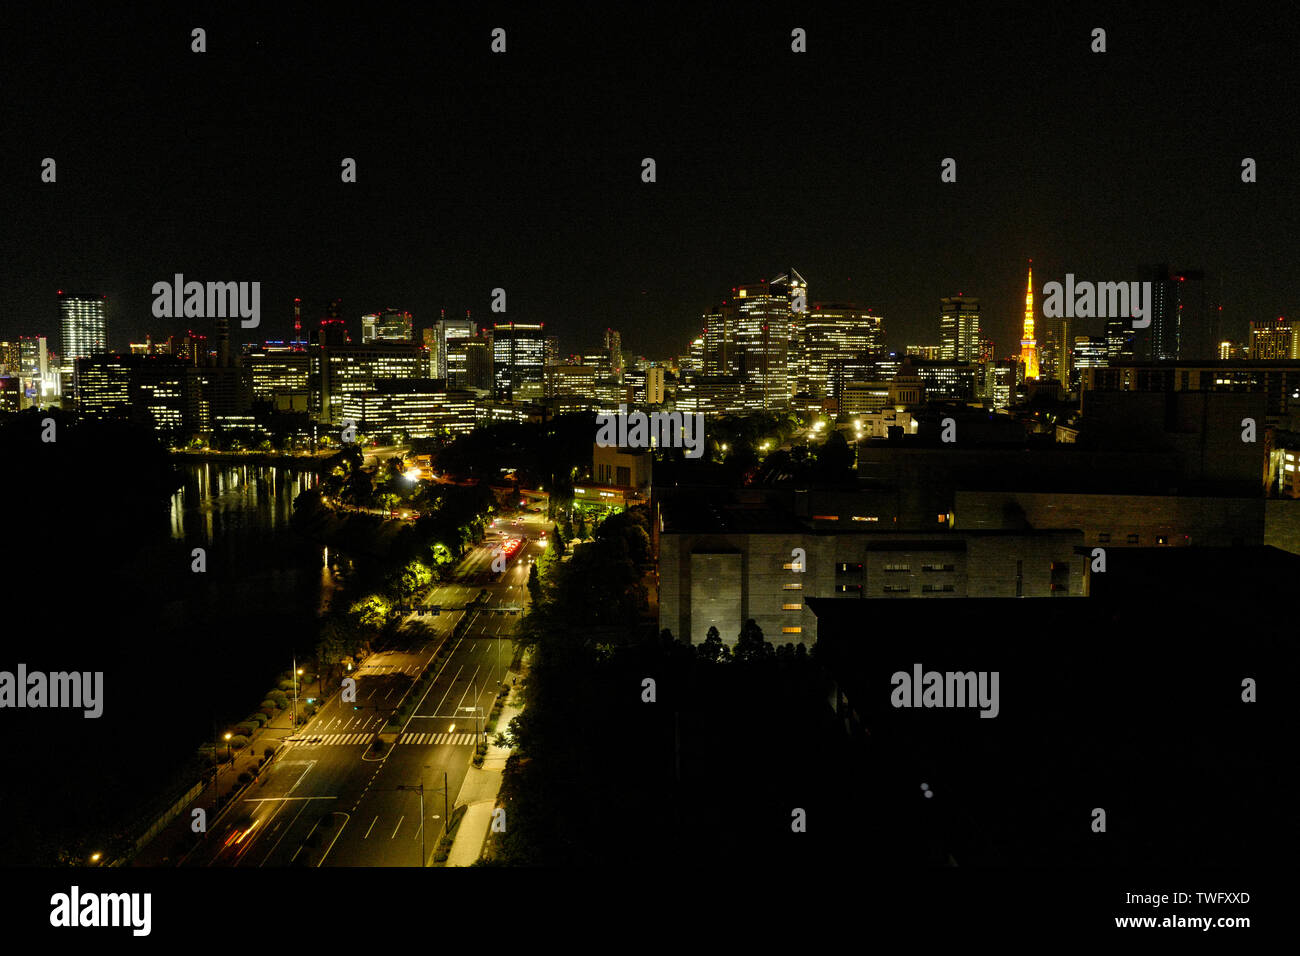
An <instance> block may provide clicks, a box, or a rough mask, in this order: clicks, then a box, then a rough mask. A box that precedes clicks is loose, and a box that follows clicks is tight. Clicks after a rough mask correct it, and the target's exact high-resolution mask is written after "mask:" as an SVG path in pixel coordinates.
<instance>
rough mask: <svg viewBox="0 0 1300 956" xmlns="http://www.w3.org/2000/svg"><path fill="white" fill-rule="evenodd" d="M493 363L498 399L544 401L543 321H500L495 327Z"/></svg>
mask: <svg viewBox="0 0 1300 956" xmlns="http://www.w3.org/2000/svg"><path fill="white" fill-rule="evenodd" d="M492 365H493V376H494V391H495V395H496V400H497V401H500V402H532V401H540V400H541V399H542V397H543V391H544V389H545V382H546V332H545V331H544V329H543V327H542V324H541V323H536V324H533V323H527V322H504V323H502V322H498V323H496V324H495V325H494V326H493V328H492Z"/></svg>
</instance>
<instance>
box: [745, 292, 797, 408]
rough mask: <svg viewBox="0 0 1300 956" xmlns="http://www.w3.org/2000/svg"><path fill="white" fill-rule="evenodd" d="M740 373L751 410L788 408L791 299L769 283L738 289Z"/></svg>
mask: <svg viewBox="0 0 1300 956" xmlns="http://www.w3.org/2000/svg"><path fill="white" fill-rule="evenodd" d="M733 301H734V303H735V310H736V340H735V341H736V352H737V361H736V365H737V369H736V371H737V373H738V374H739V376H740V379H741V381H742V382H743V383H744V384H745V389H746V391H745V405H746V407H747V408H751V409H766V408H777V407H780V406H783V405H786V404H788V402H789V400H790V394H791V392H790V388H789V377H788V368H787V365H786V361H787V356H788V354H789V346H790V298H789V297H788V296H787V295H786V294H785V292H784V291H781V290H776V289H773V288H771V287H770V286H769V285H768V283H767V282H766V281H761V282H759V283H758V284H757V285H752V286H741V287H739V288H737V289H736V296H735V299H734V300H733Z"/></svg>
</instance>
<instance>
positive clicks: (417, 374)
mask: <svg viewBox="0 0 1300 956" xmlns="http://www.w3.org/2000/svg"><path fill="white" fill-rule="evenodd" d="M428 368H429V363H428V359H427V358H422V355H421V350H420V348H419V347H418V346H416V345H415V344H413V343H402V342H371V343H370V344H369V345H323V346H321V347H320V348H318V349H316V350H315V351H313V352H312V364H311V388H312V391H313V396H312V397H313V404H314V407H313V408H312V411H313V412H315V413H316V414H317V415H318V416H319V418H320V420H321V421H323V422H337V421H339V419H340V416H341V414H342V408H343V402H344V401H345V400H346V399H347V397H348V396H349V395H351V394H352V393H354V392H360V391H366V390H368V389H371V388H373V387H374V384H375V383H376V382H378V381H383V380H384V379H394V378H403V379H405V378H422V377H424V375H425V374H426V373H427V372H428Z"/></svg>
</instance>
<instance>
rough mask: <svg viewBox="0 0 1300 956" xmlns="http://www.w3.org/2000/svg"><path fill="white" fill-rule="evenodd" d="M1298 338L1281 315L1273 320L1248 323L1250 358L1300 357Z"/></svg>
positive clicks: (1272, 359)
mask: <svg viewBox="0 0 1300 956" xmlns="http://www.w3.org/2000/svg"><path fill="white" fill-rule="evenodd" d="M1298 346H1300V338H1298V337H1297V336H1296V330H1295V327H1294V326H1293V325H1292V324H1291V323H1290V322H1289V321H1287V319H1286V318H1285V317H1283V316H1280V315H1279V316H1278V317H1277V320H1276V321H1274V322H1252V323H1250V358H1252V359H1262V360H1264V361H1277V360H1279V359H1293V360H1294V359H1300V348H1298Z"/></svg>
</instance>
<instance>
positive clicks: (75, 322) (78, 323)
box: [59, 289, 108, 365]
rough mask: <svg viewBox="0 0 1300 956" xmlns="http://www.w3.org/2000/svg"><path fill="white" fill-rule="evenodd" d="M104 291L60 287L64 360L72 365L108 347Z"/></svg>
mask: <svg viewBox="0 0 1300 956" xmlns="http://www.w3.org/2000/svg"><path fill="white" fill-rule="evenodd" d="M107 298H108V296H106V295H77V294H74V293H72V292H64V291H63V290H62V289H60V290H59V311H60V313H61V315H62V321H63V360H64V362H66V363H68V364H69V365H71V363H73V362H74V361H76V360H77V359H79V358H90V356H92V355H101V354H103V353H104V352H107V351H108V334H107V330H106V328H105V323H104V302H105V300H106V299H107Z"/></svg>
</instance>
